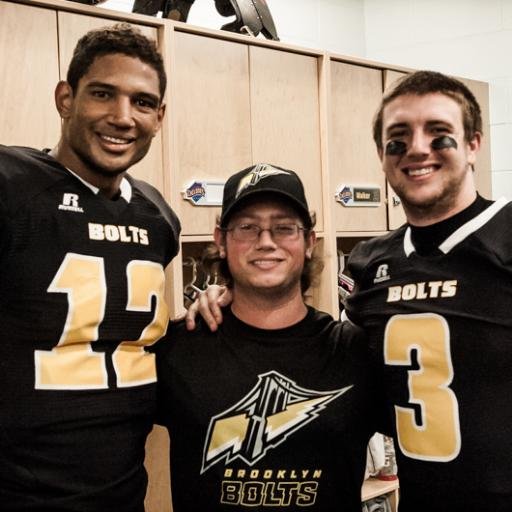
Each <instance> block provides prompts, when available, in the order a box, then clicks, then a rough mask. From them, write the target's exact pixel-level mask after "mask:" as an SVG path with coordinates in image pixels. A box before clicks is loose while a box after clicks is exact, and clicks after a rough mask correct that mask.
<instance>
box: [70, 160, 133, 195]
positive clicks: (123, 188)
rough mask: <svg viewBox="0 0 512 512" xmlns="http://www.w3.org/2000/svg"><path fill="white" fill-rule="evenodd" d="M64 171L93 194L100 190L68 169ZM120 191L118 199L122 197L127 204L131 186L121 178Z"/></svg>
mask: <svg viewBox="0 0 512 512" xmlns="http://www.w3.org/2000/svg"><path fill="white" fill-rule="evenodd" d="M66 169H67V170H68V171H69V172H70V173H71V174H72V175H73V176H74V177H75V178H77V179H79V180H80V181H81V182H82V183H83V184H84V185H85V186H86V187H87V188H89V189H90V190H92V192H93V193H94V194H96V195H97V194H98V192H99V191H100V189H99V188H98V187H95V186H94V185H92V184H91V183H89V182H88V181H85V180H84V179H83V178H82V177H80V176H78V174H76V172H73V171H72V170H71V169H70V168H69V167H66ZM119 190H120V197H122V198H123V199H124V200H125V201H126V202H127V203H129V202H130V201H131V199H132V186H131V185H130V182H129V181H128V180H127V179H126V178H124V177H123V179H122V180H121V183H120V185H119Z"/></svg>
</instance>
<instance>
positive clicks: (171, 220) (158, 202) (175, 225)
mask: <svg viewBox="0 0 512 512" xmlns="http://www.w3.org/2000/svg"><path fill="white" fill-rule="evenodd" d="M126 178H127V179H128V181H129V182H130V184H131V186H132V187H134V188H135V189H137V190H138V191H139V192H140V193H141V194H142V195H143V196H144V197H145V198H146V199H147V200H148V201H150V202H151V203H153V204H154V205H155V206H156V207H157V208H158V211H159V212H160V214H161V215H162V217H163V218H164V219H165V220H166V222H167V224H169V226H170V227H171V228H172V230H173V231H174V233H175V235H176V239H177V238H178V236H179V234H180V232H181V224H180V221H179V219H178V216H177V215H176V214H175V213H174V211H173V210H172V208H171V207H170V206H169V205H168V204H167V202H166V200H165V199H164V198H163V196H162V194H160V192H159V191H158V190H157V189H156V188H155V187H153V185H150V184H149V183H147V182H145V181H143V180H138V179H135V178H133V177H132V176H129V175H126Z"/></svg>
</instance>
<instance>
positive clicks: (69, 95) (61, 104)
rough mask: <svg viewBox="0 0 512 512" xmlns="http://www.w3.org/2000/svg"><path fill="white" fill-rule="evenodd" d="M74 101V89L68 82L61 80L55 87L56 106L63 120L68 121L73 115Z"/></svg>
mask: <svg viewBox="0 0 512 512" xmlns="http://www.w3.org/2000/svg"><path fill="white" fill-rule="evenodd" d="M73 99H74V96H73V89H71V86H70V85H69V84H68V83H67V82H65V81H64V80H61V81H60V82H59V83H58V84H57V87H55V106H56V107H57V110H58V112H59V114H60V117H61V118H62V119H67V118H68V117H69V116H70V115H71V109H72V107H73Z"/></svg>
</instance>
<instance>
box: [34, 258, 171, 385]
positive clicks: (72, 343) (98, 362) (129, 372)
mask: <svg viewBox="0 0 512 512" xmlns="http://www.w3.org/2000/svg"><path fill="white" fill-rule="evenodd" d="M126 278H127V283H128V303H127V305H126V309H127V310H128V311H151V299H152V297H156V306H155V314H154V316H153V319H152V321H151V322H150V323H149V325H147V326H146V328H145V329H144V330H143V331H142V334H141V336H140V338H139V339H138V340H136V341H121V342H120V344H119V345H118V347H117V348H116V350H115V352H114V353H113V354H112V362H113V366H114V370H115V373H116V377H117V386H118V387H130V386H139V385H142V384H148V383H150V382H155V381H156V369H155V356H154V354H149V353H147V352H146V351H145V350H144V347H145V346H149V345H152V344H153V343H155V342H156V341H157V340H158V339H160V338H161V337H162V336H163V335H164V334H165V332H166V329H167V322H168V318H169V315H168V310H167V305H166V303H165V301H164V297H163V294H164V280H165V276H164V269H163V267H162V265H160V264H158V263H154V262H151V261H144V260H133V261H131V262H130V263H129V264H128V265H127V267H126ZM48 292H50V293H66V294H67V296H68V314H67V318H66V323H65V325H64V329H63V331H62V334H61V337H60V340H59V342H58V344H57V345H56V346H55V347H54V348H53V349H52V350H36V351H35V352H34V361H35V388H36V389H54V390H70V389H104V388H107V387H108V377H107V368H106V363H105V354H104V353H103V352H94V351H93V350H92V347H91V342H94V341H96V340H97V339H98V331H99V326H100V324H101V322H102V320H103V317H104V315H105V306H106V298H107V286H106V280H105V269H104V263H103V258H98V257H95V256H86V255H83V254H74V253H68V254H66V257H65V258H64V260H63V262H62V264H61V266H60V267H59V270H58V271H57V273H56V274H55V277H54V278H53V281H52V282H51V283H50V286H49V287H48Z"/></svg>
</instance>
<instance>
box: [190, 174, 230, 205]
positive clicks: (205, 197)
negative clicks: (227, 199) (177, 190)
mask: <svg viewBox="0 0 512 512" xmlns="http://www.w3.org/2000/svg"><path fill="white" fill-rule="evenodd" d="M223 191H224V182H223V181H200V180H194V181H191V182H190V183H189V184H188V185H187V187H186V188H185V190H183V191H182V194H183V199H186V200H187V201H190V202H191V203H192V204H193V205H194V206H222V193H223Z"/></svg>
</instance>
